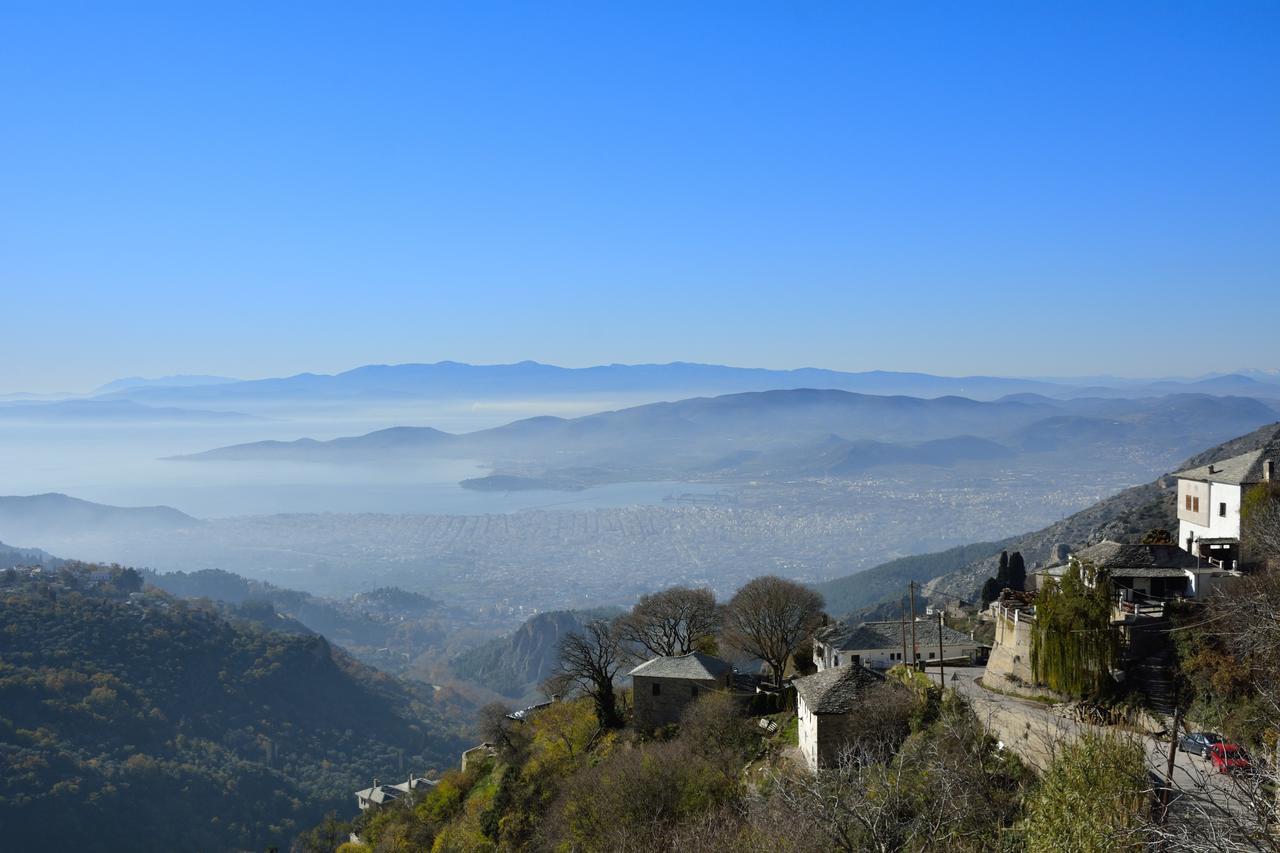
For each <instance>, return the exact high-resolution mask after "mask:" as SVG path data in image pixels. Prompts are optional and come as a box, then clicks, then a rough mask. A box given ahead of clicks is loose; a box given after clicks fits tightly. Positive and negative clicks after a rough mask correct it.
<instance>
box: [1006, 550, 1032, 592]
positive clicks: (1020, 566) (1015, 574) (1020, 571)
mask: <svg viewBox="0 0 1280 853" xmlns="http://www.w3.org/2000/svg"><path fill="white" fill-rule="evenodd" d="M1006 586H1008V587H1009V589H1016V590H1018V591H1019V592H1021V591H1022V590H1024V589H1026V588H1027V564H1026V562H1024V561H1023V559H1022V552H1021V551H1014V552H1013V553H1012V554H1010V555H1009V577H1008V583H1007V584H1006Z"/></svg>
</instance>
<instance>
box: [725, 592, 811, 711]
mask: <svg viewBox="0 0 1280 853" xmlns="http://www.w3.org/2000/svg"><path fill="white" fill-rule="evenodd" d="M822 605H823V601H822V596H821V595H819V594H818V593H816V592H814V591H813V590H811V589H809V588H808V587H806V586H803V585H802V584H798V583H796V582H795V581H789V580H786V579H785V578H780V577H775V576H773V575H766V576H764V577H759V578H756V579H755V580H753V581H750V582H749V583H747V584H746V585H745V586H743V587H742V588H741V589H740V590H738V592H737V594H736V595H734V597H733V599H732V600H731V601H730V602H729V606H728V607H727V608H726V609H725V614H724V626H725V638H726V639H727V640H728V641H729V642H730V643H731V644H733V645H734V646H735V647H737V648H739V649H741V650H742V651H744V652H746V653H748V654H751V655H755V656H756V657H758V658H760V660H762V661H764V662H765V663H767V664H768V665H769V667H770V668H771V669H772V670H773V677H774V681H775V683H777V684H778V685H779V686H781V684H782V676H783V673H784V671H785V669H786V665H787V659H788V658H789V657H791V653H792V652H794V651H795V650H796V649H797V648H799V647H800V645H801V643H803V642H804V641H805V640H806V639H808V637H809V635H810V634H812V633H813V630H814V629H815V628H817V627H818V624H819V623H820V622H821V620H822Z"/></svg>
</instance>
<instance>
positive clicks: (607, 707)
mask: <svg viewBox="0 0 1280 853" xmlns="http://www.w3.org/2000/svg"><path fill="white" fill-rule="evenodd" d="M622 662H623V650H622V637H621V634H620V632H619V630H618V627H617V624H616V623H614V622H609V621H606V620H604V619H597V620H595V621H593V622H589V623H587V625H586V626H585V627H584V628H583V629H582V631H581V632H580V633H574V634H566V635H565V636H564V637H563V638H562V639H561V641H560V672H561V673H562V674H563V675H564V676H565V677H566V678H567V679H569V680H570V681H571V682H572V683H574V684H576V685H577V686H578V687H579V688H580V689H581V690H582V691H583V692H584V693H586V694H587V695H588V696H590V697H591V699H592V701H593V702H594V704H595V709H596V719H597V720H598V721H599V723H600V726H601V727H602V728H606V729H616V728H620V727H621V726H622V722H623V720H622V715H621V714H619V713H618V700H617V696H616V695H615V694H614V692H613V688H614V683H613V682H614V679H615V678H616V677H617V675H618V670H619V669H621V668H622Z"/></svg>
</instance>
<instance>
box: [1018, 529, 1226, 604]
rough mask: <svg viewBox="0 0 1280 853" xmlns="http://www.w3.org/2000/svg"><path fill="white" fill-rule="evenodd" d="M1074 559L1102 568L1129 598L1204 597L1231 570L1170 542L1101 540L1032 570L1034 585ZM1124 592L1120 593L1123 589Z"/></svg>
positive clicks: (1058, 573)
mask: <svg viewBox="0 0 1280 853" xmlns="http://www.w3.org/2000/svg"><path fill="white" fill-rule="evenodd" d="M1073 561H1079V562H1080V563H1082V564H1086V565H1089V566H1092V567H1094V568H1096V569H1102V570H1105V571H1106V573H1107V576H1108V578H1109V579H1110V581H1111V584H1112V586H1114V587H1115V588H1116V589H1118V590H1121V591H1124V590H1128V591H1129V592H1130V593H1132V595H1129V596H1127V598H1128V599H1129V600H1137V601H1143V600H1149V599H1161V600H1163V599H1167V598H1203V597H1205V596H1206V595H1208V594H1209V593H1211V592H1212V591H1213V589H1214V588H1215V587H1216V586H1217V584H1218V583H1220V582H1221V581H1222V580H1223V579H1224V578H1228V577H1233V576H1234V573H1233V572H1232V571H1230V570H1229V569H1226V568H1224V567H1223V566H1222V565H1220V564H1218V563H1217V562H1215V561H1210V560H1208V559H1206V558H1204V557H1199V556H1197V555H1195V554H1193V553H1191V552H1189V551H1186V550H1183V549H1182V548H1179V547H1178V546H1177V545H1169V544H1139V543H1126V542H1115V541H1112V540H1110V539H1106V540H1103V541H1102V542H1099V543H1097V544H1096V545H1090V546H1089V547H1088V548H1082V549H1080V550H1079V551H1075V552H1072V553H1071V554H1070V555H1069V556H1068V558H1067V559H1066V560H1064V561H1063V562H1061V563H1059V564H1057V565H1054V566H1048V567H1047V568H1044V569H1040V570H1039V571H1037V572H1035V573H1033V575H1032V578H1033V582H1034V584H1035V586H1036V588H1037V589H1041V588H1043V587H1044V585H1045V584H1046V583H1049V582H1050V581H1056V580H1058V579H1060V578H1061V577H1062V576H1063V575H1064V574H1066V572H1067V569H1068V568H1070V566H1071V564H1072V562H1073ZM1122 594H1123V593H1122Z"/></svg>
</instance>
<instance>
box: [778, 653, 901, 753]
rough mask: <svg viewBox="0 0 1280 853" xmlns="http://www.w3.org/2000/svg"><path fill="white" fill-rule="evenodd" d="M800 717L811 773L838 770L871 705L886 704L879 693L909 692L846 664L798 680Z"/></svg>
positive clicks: (873, 674) (870, 671) (864, 668)
mask: <svg viewBox="0 0 1280 853" xmlns="http://www.w3.org/2000/svg"><path fill="white" fill-rule="evenodd" d="M794 684H795V688H796V717H797V720H798V735H799V741H800V752H801V754H803V755H804V760H805V763H806V764H807V765H808V767H809V769H810V770H811V771H814V772H817V771H818V770H819V769H821V768H824V767H831V766H834V765H835V764H836V763H837V762H838V761H839V758H840V753H841V752H842V751H843V750H844V749H845V748H846V746H847V745H848V744H849V743H850V742H851V741H852V740H854V739H855V738H856V737H857V736H858V735H859V734H860V732H861V730H862V729H863V728H864V727H863V726H861V725H860V723H862V722H863V720H862V717H864V716H865V711H866V708H867V704H866V703H867V702H875V701H883V697H876V696H874V695H873V694H874V692H875V691H876V690H877V689H900V690H906V688H905V687H902V685H900V684H897V683H896V682H890V681H886V680H885V677H884V676H883V675H880V674H879V673H877V672H874V671H872V670H870V669H868V668H867V667H865V666H861V665H859V664H842V665H841V666H839V667H832V668H830V669H825V670H823V671H822V672H819V673H817V674H815V675H806V676H804V677H803V678H797V679H796V680H795V682H794Z"/></svg>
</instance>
